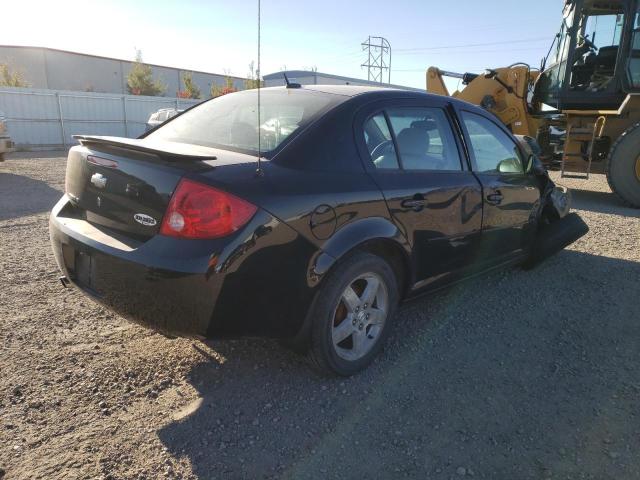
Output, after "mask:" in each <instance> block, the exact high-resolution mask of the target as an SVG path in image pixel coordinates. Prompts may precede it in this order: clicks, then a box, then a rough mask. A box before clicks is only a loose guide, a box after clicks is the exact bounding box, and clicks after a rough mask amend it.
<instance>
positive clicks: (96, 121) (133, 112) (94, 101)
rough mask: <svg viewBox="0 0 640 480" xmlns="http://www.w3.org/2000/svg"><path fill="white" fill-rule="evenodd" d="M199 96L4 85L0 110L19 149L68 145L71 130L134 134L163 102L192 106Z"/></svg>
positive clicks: (71, 141)
mask: <svg viewBox="0 0 640 480" xmlns="http://www.w3.org/2000/svg"><path fill="white" fill-rule="evenodd" d="M200 101H201V100H187V99H179V98H166V97H143V96H138V95H118V94H102V93H93V92H69V91H62V90H39V89H27V88H9V87H3V88H0V111H2V112H4V114H5V116H6V117H7V126H8V129H9V134H10V135H11V137H12V139H13V141H14V142H15V143H16V145H17V147H18V148H19V149H25V150H28V149H41V148H66V147H68V146H70V145H74V144H76V141H75V140H74V139H73V138H72V136H73V135H111V136H119V137H130V138H135V137H137V136H139V135H141V134H142V133H144V131H145V124H146V122H147V120H148V119H149V116H150V115H151V114H152V113H153V112H155V111H157V110H159V109H161V108H178V109H180V110H182V109H186V108H189V107H191V106H193V105H196V104H198V103H200Z"/></svg>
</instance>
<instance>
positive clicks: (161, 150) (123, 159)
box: [65, 137, 216, 240]
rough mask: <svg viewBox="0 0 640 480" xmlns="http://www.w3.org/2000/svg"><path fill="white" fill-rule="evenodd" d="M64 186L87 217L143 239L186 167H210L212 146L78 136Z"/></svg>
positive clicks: (156, 224) (197, 169)
mask: <svg viewBox="0 0 640 480" xmlns="http://www.w3.org/2000/svg"><path fill="white" fill-rule="evenodd" d="M78 140H79V141H80V142H81V146H77V147H73V148H72V149H71V150H70V151H69V157H68V159H67V173H66V184H65V191H66V193H67V195H68V197H69V198H70V200H71V202H72V204H73V205H74V206H75V207H76V210H77V213H78V214H79V215H80V216H81V217H82V218H84V219H85V220H87V221H88V222H90V223H92V224H94V225H96V226H103V227H106V228H109V229H113V230H117V231H119V232H122V233H125V234H128V235H131V236H134V237H137V238H140V239H142V240H144V239H147V238H149V237H151V236H153V235H155V234H157V233H158V232H159V230H160V224H161V222H162V217H163V215H164V213H165V211H166V209H167V205H168V204H169V199H170V197H171V194H172V193H173V191H174V189H175V188H176V186H177V184H178V182H179V181H180V179H181V178H182V177H183V176H184V175H185V174H187V173H190V172H205V171H208V170H211V169H213V168H214V166H213V165H212V164H211V163H210V162H211V161H212V160H215V159H216V156H215V153H214V152H213V151H212V149H208V148H204V147H192V146H190V145H186V144H172V143H169V142H162V143H161V144H158V143H157V142H153V143H150V142H148V141H147V142H145V141H144V140H137V139H126V138H115V137H78Z"/></svg>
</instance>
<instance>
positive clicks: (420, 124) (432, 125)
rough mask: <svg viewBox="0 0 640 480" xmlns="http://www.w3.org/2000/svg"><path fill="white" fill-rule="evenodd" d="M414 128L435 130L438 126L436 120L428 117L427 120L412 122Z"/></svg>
mask: <svg viewBox="0 0 640 480" xmlns="http://www.w3.org/2000/svg"><path fill="white" fill-rule="evenodd" d="M411 127H412V128H422V129H423V130H435V129H436V128H438V125H437V124H436V122H435V120H433V119H427V120H414V121H413V122H411Z"/></svg>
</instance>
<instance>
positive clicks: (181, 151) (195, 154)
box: [73, 135, 217, 160]
mask: <svg viewBox="0 0 640 480" xmlns="http://www.w3.org/2000/svg"><path fill="white" fill-rule="evenodd" d="M73 138H75V139H76V140H78V142H80V145H87V146H89V145H105V146H110V147H117V148H125V149H127V150H134V151H137V152H143V153H150V154H153V155H157V156H159V157H162V158H163V159H166V160H216V159H217V157H216V156H215V155H212V154H210V153H208V152H207V150H209V149H208V148H206V147H200V146H198V145H188V144H185V143H174V142H149V141H148V140H144V139H137V138H124V137H103V136H92V135H73Z"/></svg>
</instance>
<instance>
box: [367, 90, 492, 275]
mask: <svg viewBox="0 0 640 480" xmlns="http://www.w3.org/2000/svg"><path fill="white" fill-rule="evenodd" d="M364 137H365V138H364V140H365V141H366V149H367V152H368V159H367V160H368V162H369V164H368V170H369V172H370V174H371V176H372V177H373V178H374V180H375V181H376V182H377V184H378V186H379V187H380V189H381V190H382V192H383V194H384V196H385V199H386V201H387V205H388V208H389V211H390V214H391V216H392V218H393V221H394V222H395V223H396V225H397V226H398V228H399V229H400V230H401V231H402V232H403V233H404V235H405V237H406V238H407V240H408V241H409V243H410V244H411V246H412V250H413V255H414V262H415V263H414V264H415V265H416V278H415V280H416V287H422V286H426V285H428V284H433V283H436V282H437V283H446V281H447V280H450V278H451V276H452V275H454V274H455V273H456V272H458V271H461V270H462V268H463V267H464V266H465V265H466V264H467V263H468V262H470V261H472V260H473V258H474V257H475V255H476V252H477V250H478V248H479V242H480V232H481V222H482V197H481V193H482V190H481V186H480V183H479V182H478V180H477V179H476V178H475V177H474V175H473V174H472V173H471V172H470V171H469V169H468V168H467V167H466V165H465V163H466V162H463V161H462V158H463V156H462V149H461V144H460V142H459V141H458V139H456V135H455V134H454V131H453V129H452V127H451V123H450V114H449V112H448V109H447V104H446V103H445V102H440V101H439V100H431V101H429V104H428V105H426V104H414V103H407V102H402V103H398V102H395V103H388V104H386V105H385V106H384V108H382V109H378V110H377V111H374V112H372V113H371V114H370V116H369V117H368V118H367V119H366V120H365V121H364Z"/></svg>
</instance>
